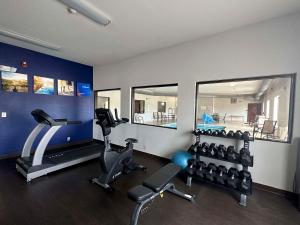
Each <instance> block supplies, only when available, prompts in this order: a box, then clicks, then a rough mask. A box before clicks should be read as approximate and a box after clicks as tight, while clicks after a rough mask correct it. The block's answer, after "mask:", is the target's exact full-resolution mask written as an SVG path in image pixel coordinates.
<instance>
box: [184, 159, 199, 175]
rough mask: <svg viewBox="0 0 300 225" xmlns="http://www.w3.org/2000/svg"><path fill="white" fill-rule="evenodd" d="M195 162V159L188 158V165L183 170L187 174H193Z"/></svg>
mask: <svg viewBox="0 0 300 225" xmlns="http://www.w3.org/2000/svg"><path fill="white" fill-rule="evenodd" d="M196 163H197V162H196V160H195V159H189V160H188V166H187V167H186V168H185V171H186V173H187V174H188V175H189V176H193V174H194V172H195V170H196Z"/></svg>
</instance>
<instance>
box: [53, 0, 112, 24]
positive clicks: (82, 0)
mask: <svg viewBox="0 0 300 225" xmlns="http://www.w3.org/2000/svg"><path fill="white" fill-rule="evenodd" d="M58 1H60V2H61V3H63V4H64V5H66V6H67V7H68V8H71V9H72V10H75V11H76V12H78V13H80V14H82V15H84V16H86V17H87V18H89V19H90V20H93V21H94V22H96V23H98V24H101V25H103V26H107V25H108V24H110V23H111V20H110V19H109V18H108V16H106V15H105V14H104V13H103V12H102V11H101V10H100V9H98V8H97V7H96V6H94V5H92V4H91V3H89V2H88V1H86V0H58ZM69 12H70V11H69Z"/></svg>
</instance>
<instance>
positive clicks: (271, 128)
mask: <svg viewBox="0 0 300 225" xmlns="http://www.w3.org/2000/svg"><path fill="white" fill-rule="evenodd" d="M276 124H277V121H274V120H265V121H264V124H263V126H262V128H261V131H260V137H261V138H263V135H265V137H266V138H267V139H269V137H270V136H271V137H274V133H275V130H276Z"/></svg>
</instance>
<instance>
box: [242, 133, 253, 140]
mask: <svg viewBox="0 0 300 225" xmlns="http://www.w3.org/2000/svg"><path fill="white" fill-rule="evenodd" d="M250 136H251V134H250V132H249V131H245V132H244V133H243V135H242V139H243V140H246V141H249V140H250Z"/></svg>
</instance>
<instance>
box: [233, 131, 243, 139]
mask: <svg viewBox="0 0 300 225" xmlns="http://www.w3.org/2000/svg"><path fill="white" fill-rule="evenodd" d="M234 137H236V138H238V139H242V137H243V133H242V131H241V130H237V131H236V132H235V133H234Z"/></svg>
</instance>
